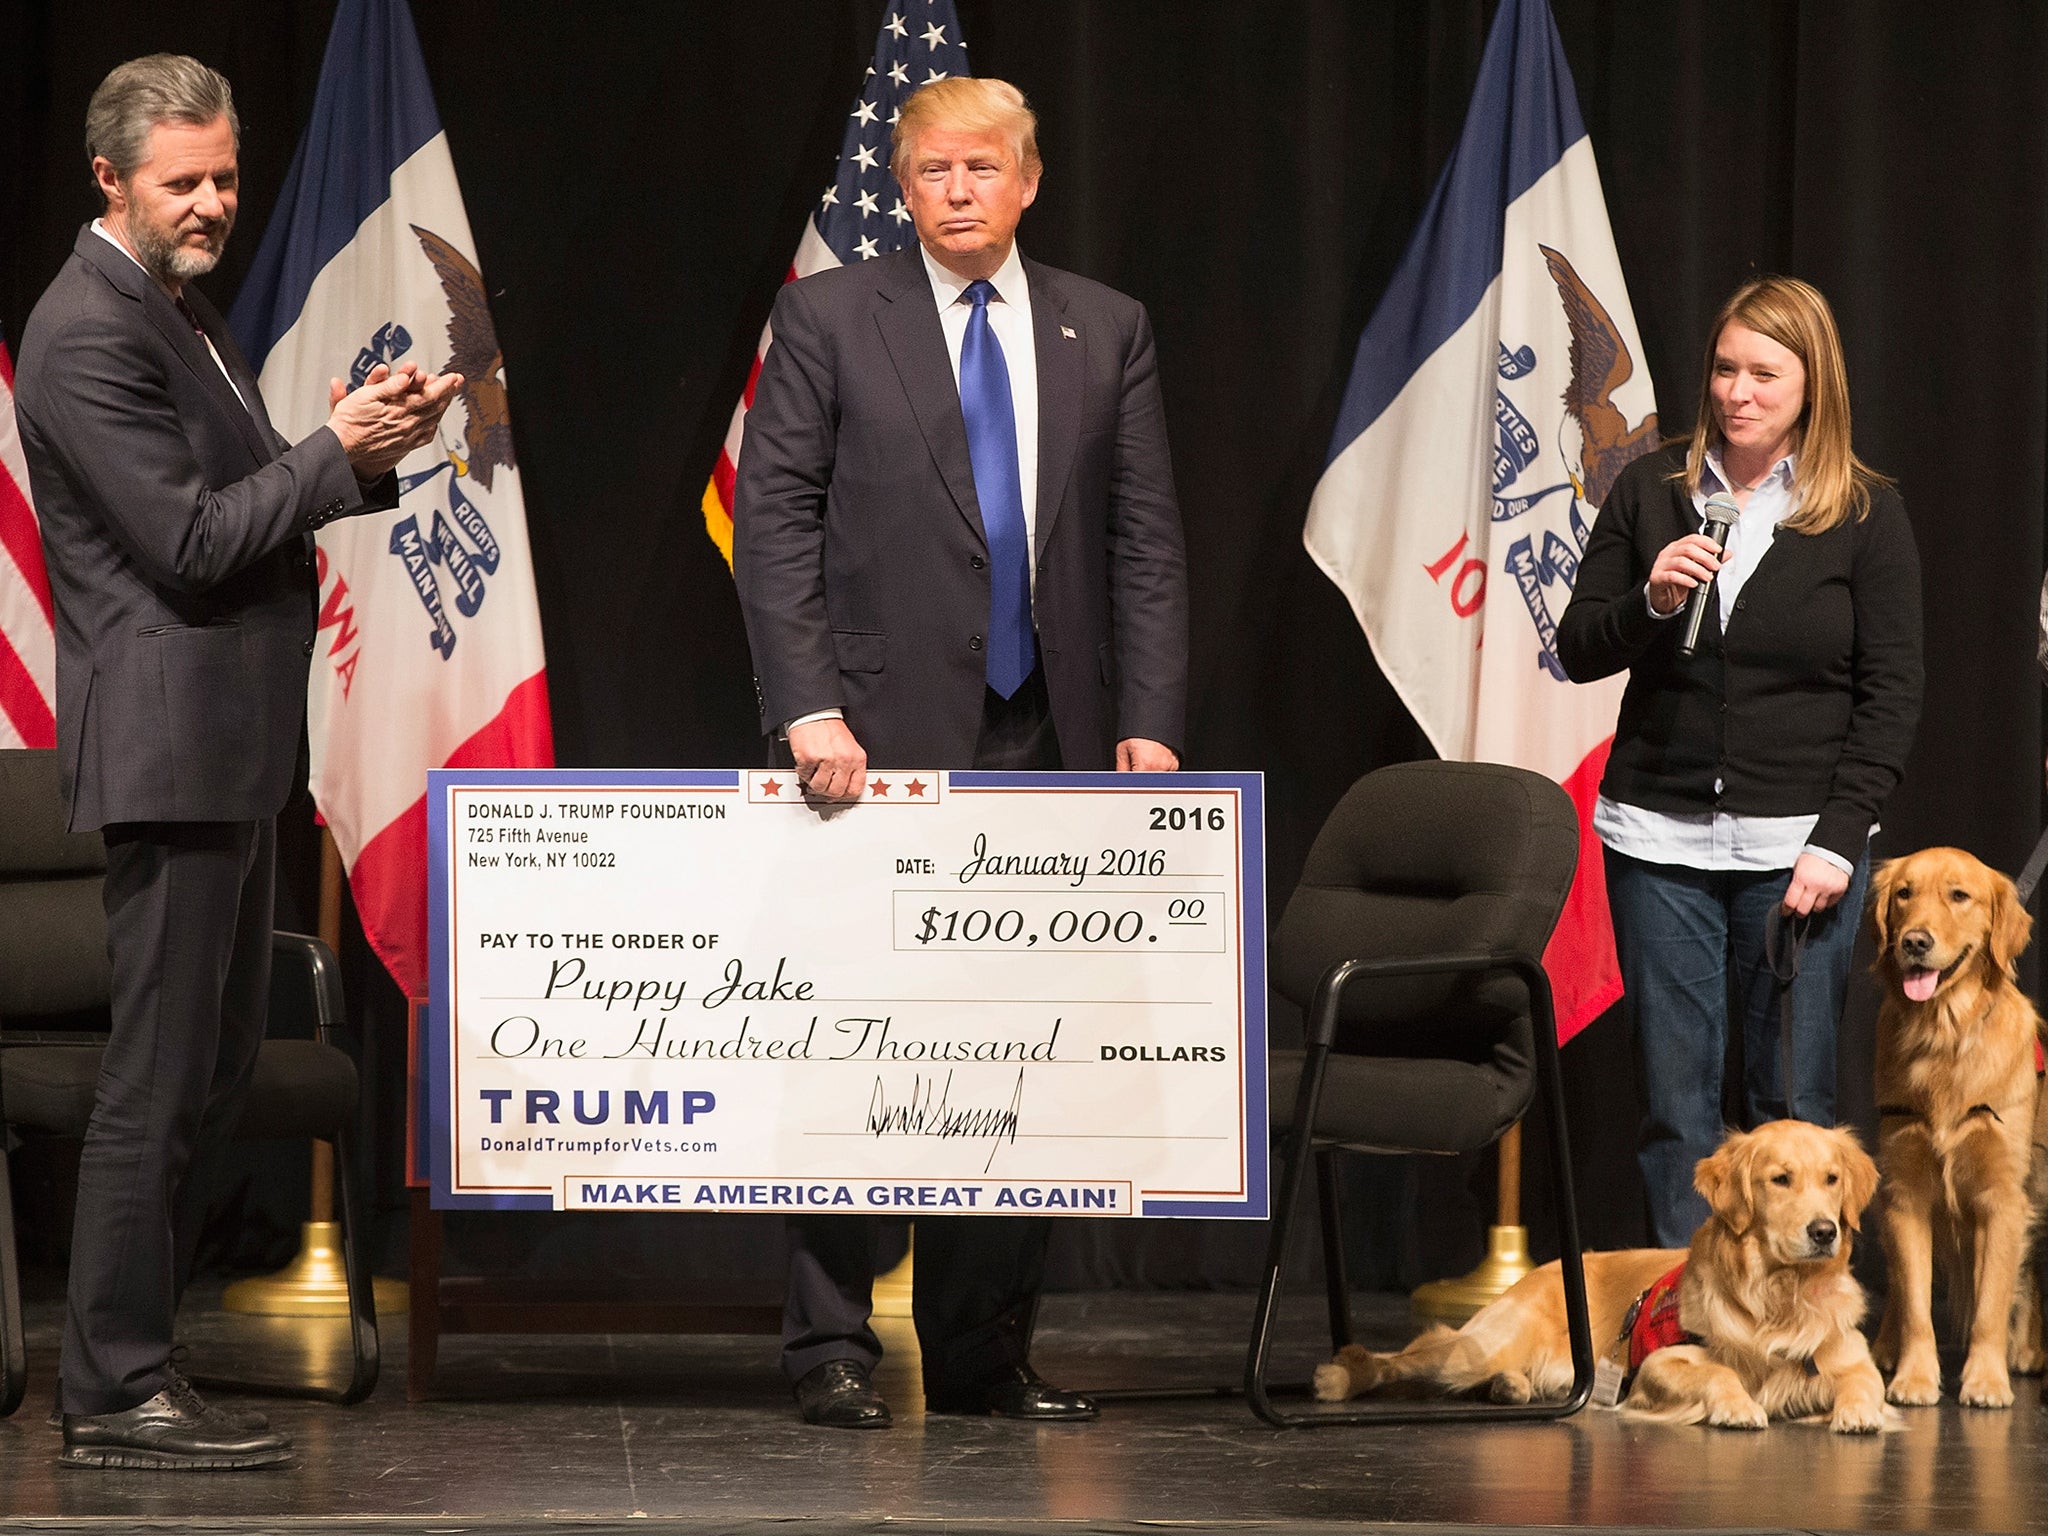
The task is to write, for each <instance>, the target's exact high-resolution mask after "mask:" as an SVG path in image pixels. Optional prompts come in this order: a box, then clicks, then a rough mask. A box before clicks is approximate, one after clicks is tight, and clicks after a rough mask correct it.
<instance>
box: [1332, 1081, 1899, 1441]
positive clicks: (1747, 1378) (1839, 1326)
mask: <svg viewBox="0 0 2048 1536" xmlns="http://www.w3.org/2000/svg"><path fill="white" fill-rule="evenodd" d="M1693 1182H1694V1185H1695V1187H1696V1188H1698V1190H1699V1192H1700V1193H1701V1194H1702V1195H1704V1196H1706V1199H1707V1204H1708V1205H1709V1206H1710V1207H1711V1208H1712V1211H1711V1214H1710V1215H1709V1216H1708V1218H1707V1220H1706V1221H1705V1222H1704V1223H1703V1224H1702V1225H1701V1227H1700V1229H1699V1231H1698V1232H1696V1233H1694V1234H1693V1240H1692V1246H1691V1247H1690V1248H1689V1249H1686V1250H1683V1251H1681V1250H1678V1249H1658V1248H1651V1249H1630V1250H1626V1251H1623V1252H1618V1253H1589V1254H1587V1255H1586V1290H1587V1300H1588V1303H1589V1306H1590V1309H1591V1312H1592V1320H1593V1342H1594V1347H1595V1348H1596V1349H1607V1348H1609V1347H1610V1346H1612V1345H1614V1344H1616V1343H1617V1342H1619V1343H1620V1344H1621V1345H1623V1346H1625V1345H1626V1342H1627V1340H1626V1337H1625V1335H1624V1319H1625V1318H1626V1317H1627V1316H1628V1314H1629V1312H1630V1309H1631V1307H1632V1306H1633V1304H1634V1302H1635V1300H1636V1298H1637V1297H1638V1296H1640V1295H1641V1294H1642V1293H1643V1292H1644V1291H1645V1290H1647V1289H1648V1288H1649V1287H1650V1286H1651V1285H1652V1284H1653V1283H1654V1282H1655V1281H1656V1280H1657V1279H1658V1278H1659V1277H1660V1276H1662V1275H1664V1274H1665V1273H1666V1272H1667V1271H1669V1270H1670V1269H1671V1268H1673V1267H1674V1266H1675V1265H1677V1264H1678V1263H1679V1262H1680V1261H1681V1260H1683V1261H1684V1264H1685V1269H1684V1273H1683V1275H1682V1277H1681V1278H1680V1280H1679V1282H1678V1319H1679V1323H1680V1325H1681V1327H1682V1328H1683V1330H1684V1332H1685V1333H1686V1334H1688V1335H1690V1336H1691V1338H1692V1342H1688V1343H1676V1344H1671V1345H1667V1346H1666V1347H1664V1348H1660V1349H1657V1350H1656V1351H1655V1352H1654V1353H1652V1354H1650V1355H1649V1356H1648V1357H1647V1358H1646V1359H1644V1360H1643V1362H1642V1364H1641V1367H1640V1369H1639V1370H1638V1371H1637V1372H1636V1375H1635V1379H1634V1381H1633V1383H1632V1384H1631V1385H1630V1387H1629V1391H1628V1395H1627V1397H1626V1398H1624V1399H1623V1400H1622V1403H1621V1410H1622V1412H1624V1413H1627V1414H1631V1415H1633V1416H1635V1417H1638V1418H1647V1419H1654V1420H1658V1421H1661V1422H1664V1423H1671V1424H1697V1423H1701V1422H1705V1423H1708V1424H1718V1425H1721V1426H1723V1427H1725V1428H1729V1429H1762V1428H1763V1427H1764V1425H1765V1424H1766V1423H1767V1422H1769V1421H1770V1420H1771V1419H1782V1418H1800V1417H1804V1416H1806V1415H1809V1414H1820V1413H1825V1414H1827V1415H1829V1420H1828V1422H1829V1425H1830V1426H1831V1427H1832V1428H1834V1429H1835V1430H1838V1431H1840V1432H1843V1433H1859V1434H1860V1433H1866V1432H1868V1431H1872V1430H1876V1429H1879V1428H1881V1427H1882V1426H1883V1423H1884V1412H1885V1408H1884V1381H1883V1378H1881V1377H1880V1376H1879V1375H1878V1373H1877V1367H1876V1366H1875V1365H1873V1364H1872V1363H1871V1359H1870V1350H1869V1348H1868V1346H1866V1345H1865V1343H1864V1341H1863V1335H1862V1333H1861V1332H1860V1331H1859V1330H1858V1326H1857V1325H1858V1324H1859V1323H1860V1322H1861V1321H1862V1318H1863V1307H1864V1300H1863V1289H1862V1287H1861V1286H1859V1285H1858V1284H1857V1283H1856V1281H1855V1278H1854V1277H1853V1276H1851V1275H1850V1273H1849V1247H1850V1240H1851V1236H1852V1234H1853V1233H1854V1232H1855V1231H1856V1226H1857V1222H1858V1220H1859V1219H1860V1217H1861V1216H1862V1214H1863V1209H1864V1207H1865V1206H1866V1205H1868V1204H1869V1202H1870V1197H1871V1193H1872V1191H1873V1190H1875V1189H1876V1187H1877V1166H1876V1164H1874V1163H1873V1162H1872V1161H1871V1160H1870V1158H1869V1156H1868V1155H1867V1154H1866V1153H1865V1152H1864V1151H1863V1149H1862V1148H1861V1147H1860V1146H1858V1145H1857V1143H1856V1138H1855V1137H1854V1136H1853V1135H1852V1134H1850V1133H1849V1132H1848V1131H1846V1130H1830V1129H1828V1128H1826V1127H1823V1126H1817V1125H1807V1124H1805V1123H1803V1122H1801V1121H1797V1120H1774V1121H1772V1122H1771V1123H1770V1124H1768V1125H1762V1126H1759V1127H1757V1129H1755V1130H1754V1131H1750V1132H1747V1133H1742V1134H1734V1135H1731V1136H1729V1138H1728V1139H1727V1140H1726V1141H1724V1142H1722V1144H1721V1146H1720V1147H1719V1148H1718V1149H1717V1150H1716V1151H1715V1152H1714V1154H1713V1155H1712V1156H1711V1157H1707V1158H1703V1159H1701V1161H1700V1164H1699V1167H1698V1168H1697V1169H1696V1170H1695V1171H1694V1176H1693ZM1571 1380H1572V1366H1571V1343H1570V1340H1569V1337H1568V1335H1567V1333H1566V1326H1565V1310H1564V1281H1563V1277H1562V1272H1561V1270H1560V1268H1559V1266H1558V1265H1556V1264H1554V1263H1553V1264H1546V1265H1544V1266H1543V1267H1542V1268H1541V1269H1538V1270H1536V1271H1534V1272H1533V1273H1531V1274H1529V1275H1528V1276H1527V1277H1525V1278H1524V1279H1522V1280H1521V1281H1519V1282H1518V1283H1517V1284H1516V1285H1514V1286H1513V1287H1512V1288H1511V1289H1510V1290H1509V1291H1508V1292H1507V1293H1506V1294H1505V1295H1503V1296H1501V1297H1500V1298H1499V1299H1498V1300H1496V1301H1494V1302H1492V1303H1491V1304H1489V1305H1488V1306H1486V1307H1485V1308H1484V1309H1482V1310H1481V1311H1480V1312H1479V1313H1478V1315H1477V1316H1475V1317H1474V1318H1473V1319H1472V1320H1471V1321H1470V1322H1468V1323H1467V1324H1465V1326H1464V1327H1463V1328H1460V1329H1458V1330H1457V1331H1456V1332H1453V1331H1452V1330H1451V1329H1449V1328H1434V1329H1431V1330H1430V1331H1429V1332H1428V1333H1425V1334H1423V1335H1422V1337H1421V1338H1419V1339H1417V1340H1416V1341H1415V1342H1414V1343H1412V1344H1410V1345H1409V1346H1408V1347H1407V1348H1406V1349H1404V1350H1402V1351H1401V1352H1400V1353H1399V1354H1392V1355H1381V1354H1373V1353H1371V1352H1369V1351H1367V1350H1363V1349H1360V1348H1358V1347H1357V1346H1356V1345H1350V1346H1347V1347H1346V1348H1345V1349H1344V1350H1343V1351H1342V1352H1341V1353H1339V1354H1338V1356H1337V1358H1336V1359H1335V1360H1332V1361H1331V1362H1330V1363H1329V1364H1327V1365H1323V1366H1319V1367H1318V1368H1317V1370H1316V1377H1315V1388H1316V1396H1317V1397H1319V1398H1321V1399H1323V1400H1324V1401H1326V1402H1335V1401H1339V1400H1341V1399H1343V1398H1346V1397H1351V1396H1355V1395H1357V1394H1358V1393H1360V1392H1368V1391H1376V1390H1379V1389H1381V1388H1384V1387H1387V1386H1391V1385H1393V1384H1396V1383H1402V1382H1408V1383H1427V1384H1429V1385H1431V1386H1434V1387H1435V1388H1437V1389H1439V1390H1441V1391H1446V1392H1469V1391H1475V1390H1480V1389H1486V1390H1488V1391H1490V1392H1491V1395H1492V1396H1493V1397H1494V1398H1495V1400H1496V1401H1503V1402H1526V1401H1528V1400H1530V1399H1531V1398H1537V1399H1550V1400H1556V1399H1559V1398H1562V1397H1564V1396H1565V1395H1566V1394H1567V1393H1568V1392H1569V1391H1570V1390H1571Z"/></svg>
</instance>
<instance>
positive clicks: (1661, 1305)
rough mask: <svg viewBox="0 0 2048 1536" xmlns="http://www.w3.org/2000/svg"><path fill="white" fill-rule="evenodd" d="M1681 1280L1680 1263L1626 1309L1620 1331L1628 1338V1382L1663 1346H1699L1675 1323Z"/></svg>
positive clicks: (1683, 1276)
mask: <svg viewBox="0 0 2048 1536" xmlns="http://www.w3.org/2000/svg"><path fill="white" fill-rule="evenodd" d="M1684 1278H1685V1264H1684V1262H1683V1261H1681V1262H1680V1263H1679V1264H1678V1266H1677V1267H1676V1268H1675V1269H1673V1270H1672V1271H1671V1272H1670V1273H1669V1274H1666V1275H1664V1276H1663V1277H1662V1278H1661V1279H1659V1280H1658V1281H1657V1282H1656V1283H1655V1284H1654V1285H1652V1286H1651V1287H1650V1288H1649V1289H1648V1290H1647V1291H1645V1292H1643V1294H1642V1295H1640V1296H1638V1297H1637V1298H1636V1301H1635V1305H1634V1306H1632V1307H1630V1308H1629V1309H1628V1319H1627V1321H1625V1322H1624V1323H1623V1324H1622V1325H1621V1331H1622V1333H1623V1334H1624V1335H1625V1336H1626V1337H1627V1339H1628V1374H1629V1377H1630V1378H1631V1379H1633V1378H1634V1376H1635V1374H1636V1372H1637V1371H1639V1370H1641V1369H1642V1368H1643V1362H1644V1361H1645V1360H1647V1359H1649V1358H1650V1356H1651V1355H1653V1354H1655V1353H1656V1352H1657V1351H1658V1350H1660V1349H1662V1348H1664V1346H1665V1345H1667V1344H1697V1343H1699V1338H1698V1336H1697V1335H1695V1334H1690V1333H1687V1332H1686V1331H1685V1329H1684V1328H1683V1327H1681V1326H1680V1325H1679V1321H1678V1283H1679V1281H1681V1280H1683V1279H1684Z"/></svg>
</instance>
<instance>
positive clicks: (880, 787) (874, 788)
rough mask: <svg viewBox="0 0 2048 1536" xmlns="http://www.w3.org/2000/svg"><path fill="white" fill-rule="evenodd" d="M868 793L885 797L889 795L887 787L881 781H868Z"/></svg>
mask: <svg viewBox="0 0 2048 1536" xmlns="http://www.w3.org/2000/svg"><path fill="white" fill-rule="evenodd" d="M868 791H869V793H871V794H873V795H876V796H881V795H886V794H887V793H889V786H888V784H887V783H885V782H884V781H883V780H881V779H869V780H868Z"/></svg>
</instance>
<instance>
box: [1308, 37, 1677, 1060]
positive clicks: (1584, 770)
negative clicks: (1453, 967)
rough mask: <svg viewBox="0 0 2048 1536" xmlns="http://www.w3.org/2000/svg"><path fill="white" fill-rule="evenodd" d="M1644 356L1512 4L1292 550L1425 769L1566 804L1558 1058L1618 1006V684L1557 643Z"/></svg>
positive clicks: (1563, 99)
mask: <svg viewBox="0 0 2048 1536" xmlns="http://www.w3.org/2000/svg"><path fill="white" fill-rule="evenodd" d="M1641 359H1642V343H1641V341H1640V340H1639V339H1638V337H1637V334H1636V325H1635V319H1634V317H1633V316H1632V315H1631V314H1630V312H1629V303H1628V290H1627V287H1626V285H1625V284H1624V283H1623V282H1622V277H1621V264H1620V262H1619V260H1618V259H1617V258H1616V256H1615V251H1614V236H1613V233H1612V231H1611V230H1610V229H1609V227H1608V223H1607V208H1606V204H1605V202H1604V201H1603V200H1602V198H1601V195H1600V174H1599V171H1598V169H1597V168H1596V167H1595V165H1594V163H1593V146H1592V143H1591V142H1590V141H1589V140H1588V139H1587V137H1586V128H1585V124H1584V123H1583V122H1581V121H1580V118H1579V108H1578V99H1577V95H1576V93H1575V92H1574V90H1573V88H1572V78H1571V71H1570V69H1569V68H1568V67H1567V66H1566V64H1565V58H1564V49H1563V47H1562V46H1561V45H1560V43H1559V41H1558V36H1557V28H1556V26H1555V24H1554V23H1553V22H1552V20H1551V16H1550V8H1549V6H1548V5H1547V4H1545V3H1544V0H1502V3H1501V6H1500V9H1499V11H1498V12H1497V13H1496V14H1495V16H1494V21H1493V30H1492V32H1491V33H1490V34H1489V36H1488V38H1487V42H1486V51H1485V54H1484V56H1483V57H1482V59H1481V61H1480V66H1479V80H1478V83H1477V84H1476V85H1475V86H1474V88H1473V93H1472V105H1471V107H1470V109H1469V110H1468V111H1467V113H1466V117H1465V127H1464V131H1463V133H1462V134H1461V135H1460V137H1459V140H1458V146H1457V149H1456V150H1455V151H1454V152H1453V153H1452V155H1451V159H1450V162H1449V163H1448V164H1447V165H1446V166H1445V167H1444V171H1443V175H1442V177H1441V178H1440V179H1439V180H1438V182H1437V185H1436V190H1435V192H1434V193H1433V194H1432V195H1431V197H1430V200H1429V206H1428V208H1427V209H1426V210H1425V212H1424V213H1423V217H1422V224H1421V226H1420V227H1419V228H1418V229H1417V230H1416V232H1415V234H1414V236H1413V237H1412V238H1411V239H1410V241H1409V244H1408V249H1407V251H1406V253H1405V254H1404V255H1403V256H1402V258H1401V263H1400V266H1399V268H1398V269H1397V270H1396V272H1395V274H1394V278H1393V281H1392V282H1391V283H1390V284H1389V285H1388V288H1387V292H1386V296H1385V297H1384V298H1382V299H1381V300H1380V304H1379V308H1378V309H1377V310H1376V311H1375V312H1374V314H1373V317H1372V319H1371V321H1370V322H1369V323H1368V324H1367V325H1366V328H1365V334H1364V335H1363V336H1362V337H1361V338H1360V339H1359V343H1358V356H1357V360H1356V361H1355V362H1354V363H1353V365H1352V370H1351V381H1350V384H1349V386H1348V388H1347V389H1346V391H1345V395H1344V404H1343V408H1342V410H1341V411H1340V412H1339V415H1338V420H1337V429H1336V432H1335V433H1334V435H1333V437H1332V441H1331V444H1330V456H1329V462H1328V465H1327V466H1326V467H1325V469H1324V471H1323V478H1322V479H1321V481H1320V482H1319V483H1318V484H1317V486H1316V490H1315V495H1314V497H1313V498H1312V499H1311V502H1310V505H1309V515H1308V525H1307V528H1306V530H1305V532H1304V536H1303V537H1304V542H1305V543H1306V544H1307V546H1308V550H1309V553H1310V554H1311V555H1312V556H1313V557H1314V559H1315V561H1316V563H1317V564H1318V565H1320V566H1321V567H1322V568H1323V570H1324V571H1325V572H1326V573H1327V574H1328V575H1329V577H1330V579H1331V580H1332V581H1334V582H1335V583H1336V584H1337V585H1338V587H1340V588H1341V589H1342V590H1343V592H1344V595H1345V596H1346V597H1347V598H1348V599H1349V600H1350V602H1351V606H1352V609H1353V611H1354V612H1356V613H1357V615H1358V621H1359V623H1360V624H1362V625H1363V626H1364V627H1365V632H1366V635H1367V637H1368V639H1370V641H1371V642H1372V648H1373V655H1374V656H1375V658H1376V659H1377V660H1378V662H1379V664H1380V669H1381V670H1382V671H1383V672H1384V673H1385V674H1386V676H1387V679H1388V681H1389V682H1391V683H1392V684H1393V686H1394V689H1395V691H1396V692H1397V693H1399V695H1400V697H1401V701H1402V702H1403V703H1404V704H1406V705H1407V707H1408V710H1409V713H1411V714H1412V715H1413V716H1414V717H1415V720H1416V722H1417V723H1418V724H1419V725H1420V726H1421V727H1422V729H1423V730H1424V732H1425V733H1427V735H1428V736H1429V739H1430V742H1431V744H1432V745H1433V746H1434V747H1435V748H1436V750H1437V753H1438V755H1440V756H1442V757H1445V758H1452V759H1458V760H1462V761H1482V762H1500V763H1511V764H1514V765H1516V766H1518V767H1522V768H1529V769H1533V770H1535V771H1537V772H1539V773H1543V774H1546V775H1548V776H1549V777H1551V778H1554V779H1556V780H1558V781H1559V782H1560V783H1562V784H1563V785H1564V786H1565V788H1566V789H1567V790H1569V791H1570V792H1571V796H1572V799H1573V801H1574V802H1575V803H1576V804H1577V806H1578V808H1579V834H1580V839H1581V845H1580V859H1579V874H1578V880H1577V883H1576V884H1575V885H1574V887H1573V890H1572V894H1571V898H1570V899H1569V900H1568V901H1567V903H1566V906H1565V911H1564V915H1563V917H1562V918H1561V919H1560V920H1559V923H1558V929H1557V933H1556V936H1555V937H1554V938H1553V939H1552V940H1551V944H1550V948H1549V950H1548V952H1547V953H1546V954H1545V956H1544V963H1545V966H1546V968H1547V969H1548V971H1549V973H1550V978H1551V983H1552V986H1553V988H1554V989H1555V992H1556V997H1557V1017H1558V1034H1559V1037H1560V1039H1570V1038H1571V1036H1572V1035H1574V1034H1576V1033H1577V1032H1578V1031H1579V1030H1580V1029H1582V1028H1584V1027H1585V1026H1586V1025H1587V1024H1589V1023H1591V1022H1592V1021H1593V1019H1594V1018H1595V1017H1597V1016H1598V1015H1599V1014H1600V1013H1601V1012H1602V1011H1603V1010H1604V1009H1606V1008H1607V1007H1609V1006H1610V1005H1611V1004H1612V1003H1613V1002H1614V1001H1615V1000H1616V999H1617V998H1619V997H1620V996H1621V973H1620V968H1619V966H1618V965H1617V964H1616V963H1615V957H1614V934H1613V929H1612V927H1611V925H1610V922H1609V919H1608V915H1607V885H1606V878H1605V875H1604V872H1603V869H1602V864H1601V859H1600V850H1599V844H1598V841H1597V840H1596V839H1595V837H1594V835H1593V825H1592V824H1593V816H1592V807H1593V801H1594V798H1595V796H1596V794H1597V789H1598V785H1599V781H1600V774H1601V770H1602V769H1603V768H1604V766H1605V765H1606V761H1607V748H1608V745H1609V743H1610V742H1611V740H1612V739H1613V733H1614V720H1615V714H1616V711H1617V710H1618V708H1619V706H1620V702H1621V691H1622V687H1623V685H1624V682H1625V679H1624V678H1621V677H1615V678H1611V679H1608V680H1606V681H1603V682H1600V683H1594V684H1589V685H1587V686H1583V687H1581V686H1578V685H1575V684H1572V683H1569V682H1567V681H1566V680H1565V675H1564V668H1563V667H1562V666H1561V665H1560V664H1559V662H1558V659H1557V654H1556V641H1557V620H1558V618H1559V617H1560V616H1561V615H1562V614H1563V612H1564V606H1565V602H1566V600H1567V599H1568V598H1569V597H1570V596H1571V589H1572V583H1573V581H1574V580H1575V579H1576V578H1577V576H1578V562H1579V555H1580V552H1581V551H1582V550H1583V549H1584V548H1585V543H1586V535H1587V533H1588V532H1589V531H1590V530H1591V527H1592V523H1593V517H1594V514H1595V513H1596V512H1597V511H1598V509H1599V505H1600V502H1601V499H1602V498H1603V497H1605V496H1606V494H1607V489H1608V487H1609V486H1611V485H1612V484H1613V483H1614V478H1615V476H1616V475H1618V474H1619V473H1620V472H1621V469H1622V466H1624V465H1625V464H1627V463H1628V462H1629V460H1631V459H1633V458H1635V457H1636V456H1637V455H1638V454H1641V453H1643V452H1645V451H1647V450H1648V449H1650V448H1652V447H1654V446H1655V445H1656V440H1657V417H1656V404H1655V402H1654V401H1653V399H1652V398H1651V389H1650V379H1649V373H1648V370H1647V369H1646V368H1645V367H1644V366H1643V364H1642V361H1641Z"/></svg>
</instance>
